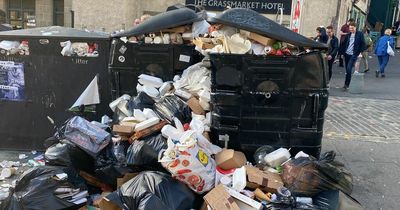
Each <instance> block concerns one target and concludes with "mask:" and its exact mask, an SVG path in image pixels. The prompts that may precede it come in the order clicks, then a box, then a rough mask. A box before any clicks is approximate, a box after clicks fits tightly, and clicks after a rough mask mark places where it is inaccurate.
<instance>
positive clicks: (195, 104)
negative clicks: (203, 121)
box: [186, 97, 205, 115]
mask: <svg viewBox="0 0 400 210" xmlns="http://www.w3.org/2000/svg"><path fill="white" fill-rule="evenodd" d="M186 103H187V104H188V106H189V107H190V109H191V110H192V112H193V113H195V114H197V115H204V114H205V111H204V109H203V108H202V107H201V106H200V102H199V100H197V99H196V98H195V97H191V98H190V99H189V100H188V101H187V102H186Z"/></svg>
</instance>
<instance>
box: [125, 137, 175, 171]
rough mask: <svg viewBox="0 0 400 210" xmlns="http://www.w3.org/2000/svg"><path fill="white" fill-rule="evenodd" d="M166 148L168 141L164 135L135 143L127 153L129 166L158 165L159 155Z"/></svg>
mask: <svg viewBox="0 0 400 210" xmlns="http://www.w3.org/2000/svg"><path fill="white" fill-rule="evenodd" d="M166 148H167V143H166V139H165V138H164V137H163V136H162V134H157V135H152V136H149V137H146V138H143V139H141V140H137V141H134V142H133V143H132V144H131V146H130V147H129V148H128V151H127V163H128V164H129V165H157V164H158V162H157V161H158V153H159V152H160V151H161V150H162V149H166Z"/></svg>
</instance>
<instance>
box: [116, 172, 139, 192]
mask: <svg viewBox="0 0 400 210" xmlns="http://www.w3.org/2000/svg"><path fill="white" fill-rule="evenodd" d="M138 174H139V173H127V174H125V175H124V176H123V177H122V178H117V188H119V187H121V186H122V185H123V184H125V183H126V182H128V181H129V180H131V179H133V178H134V177H135V176H137V175H138Z"/></svg>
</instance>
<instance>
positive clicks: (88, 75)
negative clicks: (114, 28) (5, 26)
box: [0, 26, 111, 150]
mask: <svg viewBox="0 0 400 210" xmlns="http://www.w3.org/2000/svg"><path fill="white" fill-rule="evenodd" d="M61 43H63V44H65V46H66V48H64V47H62V46H61ZM63 49H66V50H63ZM109 49H110V35H108V34H105V33H101V32H88V31H83V30H78V29H73V28H65V27H59V26H51V27H44V28H34V29H26V30H14V31H5V32H0V116H1V121H0V139H1V141H0V149H22V150H33V149H35V150H40V149H43V141H44V140H45V139H46V138H48V137H49V136H52V135H53V134H54V130H53V125H52V124H51V123H50V122H49V120H48V118H47V116H49V117H51V118H52V119H53V120H54V121H55V123H56V125H61V124H62V123H63V122H64V121H65V119H67V118H68V117H70V116H71V115H72V114H71V113H69V112H67V111H66V110H67V109H69V108H70V107H71V106H72V105H73V104H74V102H75V101H76V100H77V99H78V97H79V96H80V95H81V93H82V92H83V91H84V90H85V88H86V87H87V86H88V85H89V83H90V82H91V81H92V80H93V78H94V77H95V76H96V75H98V85H99V94H100V101H101V102H108V101H110V100H111V94H110V85H109V78H108V71H107V64H108V58H109ZM61 52H63V54H64V56H63V55H62V53H61ZM76 52H78V53H76ZM85 52H87V53H85ZM78 54H79V55H78ZM13 89H14V90H15V91H13ZM107 112H110V111H109V107H108V104H107V103H101V104H99V105H97V106H96V114H95V115H96V116H93V117H94V118H95V119H96V120H99V119H100V118H101V115H104V114H105V113H107Z"/></svg>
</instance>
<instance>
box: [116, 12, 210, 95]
mask: <svg viewBox="0 0 400 210" xmlns="http://www.w3.org/2000/svg"><path fill="white" fill-rule="evenodd" d="M203 16H204V15H203V13H196V12H195V11H194V10H191V9H189V8H186V7H183V8H177V9H174V10H170V11H167V12H164V13H161V14H158V15H156V16H154V17H151V18H150V19H148V20H146V21H145V22H143V23H141V24H139V25H137V26H135V27H134V28H132V29H131V30H128V31H125V32H121V33H118V34H116V35H114V36H113V40H112V43H111V53H110V61H109V74H110V77H111V89H112V96H113V99H115V98H118V97H119V96H121V95H123V94H128V95H136V85H137V78H138V76H139V75H140V74H148V75H151V76H155V77H159V78H161V79H163V81H172V79H173V77H174V75H176V74H180V73H182V72H183V70H185V69H186V68H187V67H189V66H191V65H193V64H195V63H197V62H199V61H200V60H201V55H200V53H198V52H197V51H196V50H195V48H194V45H193V44H146V43H143V42H140V41H139V42H130V41H127V40H126V39H125V40H124V39H121V37H128V38H129V37H132V36H142V35H145V34H150V33H159V32H160V31H162V30H164V29H169V28H174V27H178V26H185V25H191V24H192V23H194V22H197V21H201V20H204V18H203Z"/></svg>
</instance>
